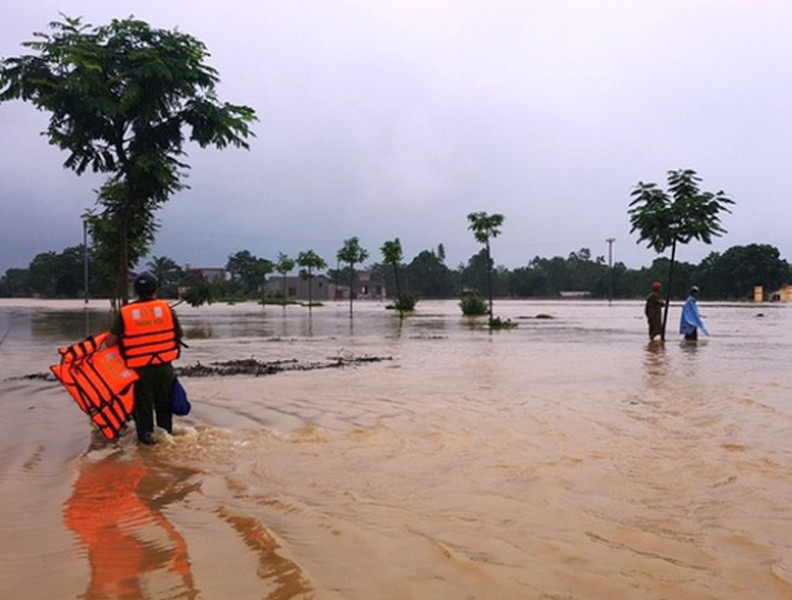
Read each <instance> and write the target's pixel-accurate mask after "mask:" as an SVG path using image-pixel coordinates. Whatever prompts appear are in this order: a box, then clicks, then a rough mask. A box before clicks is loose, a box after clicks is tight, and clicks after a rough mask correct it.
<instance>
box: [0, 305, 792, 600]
mask: <svg viewBox="0 0 792 600" xmlns="http://www.w3.org/2000/svg"><path fill="white" fill-rule="evenodd" d="M105 308H106V304H103V303H101V302H99V301H92V303H91V305H90V309H89V310H87V311H86V310H84V309H83V307H82V304H81V303H79V302H36V301H14V300H0V339H3V336H5V337H4V340H3V342H2V344H1V345H0V598H3V599H5V600H17V599H19V600H28V599H34V600H35V599H58V600H60V599H70V598H75V599H76V598H81V599H82V598H84V599H88V600H99V599H106V598H124V599H132V598H145V599H157V600H159V599H171V598H173V599H175V598H202V599H220V600H224V599H235V600H239V599H241V600H246V599H261V598H266V599H278V600H280V599H287V598H300V599H307V598H315V599H317V600H324V599H357V600H379V599H393V600H401V599H431V600H435V599H439V600H443V599H449V600H458V599H464V598H472V599H478V598H481V599H521V600H522V599H528V600H532V599H541V600H591V599H596V600H599V599H602V600H640V599H653V600H660V599H666V600H675V599H682V598H684V599H685V600H698V599H702V600H703V599H709V600H716V599H717V600H724V599H739V600H745V599H757V600H759V599H761V600H774V599H789V598H792V393H790V390H792V375H790V367H789V361H790V357H792V326H791V324H792V312H791V311H792V307H788V306H784V305H778V304H773V305H770V304H763V305H754V304H745V305H734V304H732V305H727V304H707V303H702V304H701V309H702V314H703V316H704V320H705V322H706V323H707V325H708V327H709V329H710V332H711V334H712V335H711V337H709V338H704V339H703V340H702V341H700V342H699V343H698V344H684V343H681V342H680V341H679V339H678V338H679V336H678V335H676V331H675V330H676V324H677V320H678V318H679V306H678V305H676V306H672V308H671V310H670V323H669V335H668V340H667V341H666V342H665V344H661V343H654V344H650V343H649V342H648V341H647V339H646V324H645V321H644V318H643V306H642V303H640V302H614V303H613V304H612V305H610V306H609V305H608V303H607V302H582V301H580V302H578V301H574V302H572V301H570V302H566V301H564V302H561V301H559V302H524V301H502V302H496V304H495V313H496V315H498V316H500V317H502V318H511V319H512V320H513V321H515V322H517V323H518V324H519V326H518V327H517V328H516V329H512V330H509V331H498V332H489V331H488V330H486V329H485V328H483V327H482V326H481V323H477V322H476V321H470V320H467V319H464V318H462V316H461V314H460V311H459V308H458V306H457V304H456V303H455V302H451V301H448V302H428V301H423V302H420V303H419V304H418V311H417V312H416V314H415V315H413V316H410V317H408V318H406V319H405V320H404V321H400V320H399V318H398V316H397V315H395V314H393V313H392V312H391V311H386V310H385V308H384V305H383V304H380V303H365V302H357V303H356V304H355V306H354V318H353V319H352V320H350V318H349V313H348V311H349V307H348V305H347V304H338V305H336V304H329V305H326V306H324V307H317V308H315V309H313V311H312V313H311V314H310V317H309V312H308V310H307V309H306V308H304V307H297V306H290V307H287V308H286V310H285V311H284V310H283V309H281V308H280V307H271V306H268V307H267V308H266V309H262V307H260V306H258V305H256V304H252V303H251V304H246V305H235V306H227V305H213V306H210V307H203V308H199V309H193V308H190V307H187V306H184V305H182V306H180V307H179V308H178V309H177V310H178V313H179V316H180V319H181V321H182V324H183V326H184V329H185V332H186V335H187V340H186V341H187V343H188V344H189V346H190V347H189V348H188V349H186V350H185V351H184V352H183V355H182V358H181V359H180V361H179V362H178V363H177V365H181V366H186V365H191V364H195V363H196V362H200V363H202V364H210V363H212V362H213V361H225V360H231V359H247V358H255V359H257V360H260V361H296V363H295V364H300V365H314V366H316V365H325V364H327V363H328V361H331V360H333V359H337V358H339V357H343V358H361V357H372V358H377V359H381V360H376V361H372V362H367V363H361V364H358V365H357V366H354V365H353V366H348V367H345V368H327V369H313V370H294V371H288V372H283V373H278V374H274V375H269V376H263V377H252V376H245V375H235V376H230V377H219V376H213V377H205V378H198V377H189V378H183V379H182V381H183V383H184V385H185V387H186V388H187V391H188V393H189V395H190V400H191V402H192V404H193V411H192V413H191V414H190V415H189V416H187V417H182V418H178V419H177V427H176V430H175V431H174V435H173V436H168V435H167V434H165V433H163V432H159V433H158V436H157V437H158V444H157V445H155V446H153V447H138V445H137V444H136V443H135V435H134V430H133V429H134V425H130V428H129V430H128V431H126V432H125V433H124V434H123V435H122V437H121V439H120V441H118V442H116V443H108V442H104V441H103V440H102V439H101V436H99V435H98V434H96V433H94V432H92V430H91V427H90V425H89V422H88V419H87V417H86V416H85V415H84V414H83V413H81V412H80V411H79V409H78V407H77V406H76V404H75V403H74V402H73V401H72V400H71V399H70V397H69V396H68V394H67V393H66V392H65V390H64V389H63V388H62V386H60V384H59V383H57V382H55V381H52V380H44V379H40V378H24V376H25V375H32V374H36V373H45V372H47V371H48V367H49V365H50V364H54V363H56V362H57V360H58V355H57V348H58V347H59V346H61V345H65V344H68V343H71V342H74V341H77V340H79V339H81V338H82V337H84V336H85V334H86V332H88V333H97V332H99V331H101V330H102V329H103V328H104V326H105V325H106V322H107V314H106V310H105ZM537 316H549V317H552V318H536V317H537Z"/></svg>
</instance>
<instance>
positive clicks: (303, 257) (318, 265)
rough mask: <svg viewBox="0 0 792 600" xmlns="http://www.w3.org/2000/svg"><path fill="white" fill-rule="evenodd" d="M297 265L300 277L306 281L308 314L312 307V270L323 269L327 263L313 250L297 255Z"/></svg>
mask: <svg viewBox="0 0 792 600" xmlns="http://www.w3.org/2000/svg"><path fill="white" fill-rule="evenodd" d="M297 264H298V265H299V266H300V269H301V271H300V277H304V278H305V279H307V280H308V312H309V313H310V312H311V308H312V307H313V278H314V274H313V272H314V269H317V270H318V269H325V268H327V263H326V262H325V260H324V259H323V258H322V257H321V256H319V255H318V254H317V253H316V252H314V251H313V250H306V251H305V252H300V253H299V254H298V255H297Z"/></svg>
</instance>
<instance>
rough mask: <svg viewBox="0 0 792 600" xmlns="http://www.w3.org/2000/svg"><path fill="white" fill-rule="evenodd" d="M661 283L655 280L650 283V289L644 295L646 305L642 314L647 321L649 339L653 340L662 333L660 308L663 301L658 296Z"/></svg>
mask: <svg viewBox="0 0 792 600" xmlns="http://www.w3.org/2000/svg"><path fill="white" fill-rule="evenodd" d="M661 287H662V286H661V284H660V282H659V281H655V282H654V283H653V284H652V291H651V292H649V295H648V296H647V297H646V306H645V307H644V314H645V315H646V321H647V322H648V323H649V339H650V340H654V339H655V338H656V337H657V336H658V335H662V334H663V315H662V308H663V306H665V302H663V299H662V298H661V297H660V288H661Z"/></svg>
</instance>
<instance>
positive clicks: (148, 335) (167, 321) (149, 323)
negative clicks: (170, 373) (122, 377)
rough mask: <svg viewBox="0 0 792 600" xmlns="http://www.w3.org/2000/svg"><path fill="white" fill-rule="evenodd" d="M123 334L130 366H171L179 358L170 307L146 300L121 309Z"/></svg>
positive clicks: (166, 304) (164, 303)
mask: <svg viewBox="0 0 792 600" xmlns="http://www.w3.org/2000/svg"><path fill="white" fill-rule="evenodd" d="M121 318H122V319H123V321H124V334H123V335H122V336H121V350H122V352H123V354H124V358H126V364H127V366H129V367H132V368H133V369H134V368H138V367H145V366H148V365H159V364H163V363H169V362H171V361H173V360H176V359H177V358H179V342H178V340H177V339H176V326H175V323H174V320H173V313H172V312H171V309H170V306H168V303H167V302H165V301H164V300H145V301H143V302H133V303H132V304H127V305H126V306H122V307H121Z"/></svg>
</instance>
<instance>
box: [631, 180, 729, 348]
mask: <svg viewBox="0 0 792 600" xmlns="http://www.w3.org/2000/svg"><path fill="white" fill-rule="evenodd" d="M700 182H701V178H700V177H699V176H698V175H697V174H696V172H695V171H693V170H692V169H679V170H677V171H669V172H668V192H665V191H663V190H661V189H660V188H659V187H657V184H655V183H643V182H638V185H636V186H635V188H634V189H633V191H632V193H631V194H630V195H631V196H632V197H633V200H632V201H631V202H630V209H629V210H628V211H627V212H628V214H629V215H630V223H631V224H632V229H631V230H630V233H632V232H634V231H638V233H639V237H638V243H641V242H646V244H647V247H649V248H652V249H654V250H655V251H656V252H657V253H658V254H662V253H663V252H665V251H666V250H667V249H668V248H671V262H670V265H669V268H668V283H667V285H666V303H665V310H664V312H663V331H662V334H661V339H663V340H665V331H666V324H667V322H668V303H669V300H670V299H671V296H670V294H671V286H672V285H673V276H674V260H675V258H676V248H677V244H687V243H689V242H690V241H691V240H693V239H697V240H699V241H702V242H704V243H705V244H710V243H712V237H713V236H719V235H722V234H723V233H726V230H725V229H723V228H722V227H721V225H720V213H721V212H722V211H726V212H731V211H729V209H728V205H729V204H734V201H732V200H731V199H730V198H729V197H727V196H726V194H724V193H723V192H722V191H719V192H717V193H715V194H713V193H712V192H702V191H701V190H700V189H699V183H700Z"/></svg>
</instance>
